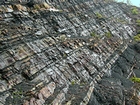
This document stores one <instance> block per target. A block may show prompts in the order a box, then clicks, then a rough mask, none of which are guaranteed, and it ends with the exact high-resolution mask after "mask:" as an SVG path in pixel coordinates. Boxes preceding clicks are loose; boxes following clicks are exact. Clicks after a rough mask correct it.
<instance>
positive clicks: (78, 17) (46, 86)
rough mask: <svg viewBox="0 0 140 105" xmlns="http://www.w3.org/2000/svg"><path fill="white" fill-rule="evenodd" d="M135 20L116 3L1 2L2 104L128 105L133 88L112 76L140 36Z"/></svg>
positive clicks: (86, 0)
mask: <svg viewBox="0 0 140 105" xmlns="http://www.w3.org/2000/svg"><path fill="white" fill-rule="evenodd" d="M125 6H127V5H125ZM132 24H133V21H132V18H131V17H129V15H127V14H126V13H125V12H124V11H123V10H122V6H120V5H119V4H117V3H115V2H105V1H102V0H101V1H93V0H44V1H43V0H31V1H28V0H27V1H26V0H13V1H12V0H7V1H3V2H1V5H0V78H1V80H0V103H1V104H2V105H50V104H51V105H87V104H90V105H123V104H124V102H125V99H130V100H131V97H130V96H127V95H125V93H126V94H127V93H129V92H130V88H131V87H129V89H126V88H125V86H121V85H120V84H119V82H117V84H111V83H112V82H110V81H109V80H107V79H108V78H111V79H112V77H111V76H112V73H111V70H112V71H113V69H112V68H113V67H114V66H113V65H115V62H116V60H117V59H118V58H119V56H120V55H121V54H122V53H123V52H124V51H125V50H126V49H127V47H128V45H129V43H130V42H131V41H132V37H133V36H134V35H135V34H136V29H135V27H134V25H132ZM135 48H136V49H139V47H138V46H135ZM137 51H139V50H137ZM130 59H131V58H130ZM117 63H119V61H117ZM115 70H116V69H115ZM115 70H114V72H117V73H121V72H122V71H121V70H120V71H119V70H118V71H115ZM124 72H125V71H123V73H124ZM129 72H130V71H128V72H127V74H129ZM127 74H126V75H127ZM116 75H117V74H114V76H116ZM119 75H120V74H119ZM123 75H125V73H124V74H123ZM102 77H103V79H102ZM105 78H107V79H105ZM124 78H125V79H126V78H127V76H124ZM111 79H110V80H111ZM112 81H115V80H113V79H112ZM117 81H119V80H117ZM128 81H129V80H128ZM129 82H130V81H129ZM120 83H121V82H120ZM130 84H132V82H130ZM114 86H115V88H112V87H114ZM103 89H104V90H105V91H104V90H103ZM111 91H112V92H111ZM113 91H115V92H116V93H115V92H114V94H112V93H113ZM94 92H95V93H94ZM117 93H118V94H117ZM115 94H116V98H112V95H115ZM120 94H121V95H120ZM104 96H106V97H104ZM108 96H109V98H107V97H108ZM114 97H115V96H114ZM99 98H100V99H99ZM112 100H113V101H112ZM118 100H119V101H118ZM105 102H106V104H104V103H105ZM96 103H97V104H96ZM132 103H135V102H134V101H133V100H132ZM126 105H128V104H126ZM131 105H132V104H131Z"/></svg>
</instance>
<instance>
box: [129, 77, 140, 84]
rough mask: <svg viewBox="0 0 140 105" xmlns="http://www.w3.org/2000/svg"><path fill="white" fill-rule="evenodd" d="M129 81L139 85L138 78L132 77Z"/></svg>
mask: <svg viewBox="0 0 140 105" xmlns="http://www.w3.org/2000/svg"><path fill="white" fill-rule="evenodd" d="M130 80H131V81H133V82H135V83H140V78H138V77H132V78H130Z"/></svg>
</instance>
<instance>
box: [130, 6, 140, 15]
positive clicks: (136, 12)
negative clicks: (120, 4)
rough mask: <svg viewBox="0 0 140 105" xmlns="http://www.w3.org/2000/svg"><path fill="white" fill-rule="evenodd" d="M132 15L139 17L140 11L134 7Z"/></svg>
mask: <svg viewBox="0 0 140 105" xmlns="http://www.w3.org/2000/svg"><path fill="white" fill-rule="evenodd" d="M131 13H132V14H133V15H138V14H139V11H138V9H137V8H136V7H133V8H132V9H131Z"/></svg>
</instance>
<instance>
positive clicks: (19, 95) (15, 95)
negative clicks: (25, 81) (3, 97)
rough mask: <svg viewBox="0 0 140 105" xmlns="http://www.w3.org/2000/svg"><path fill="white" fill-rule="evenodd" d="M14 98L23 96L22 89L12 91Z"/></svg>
mask: <svg viewBox="0 0 140 105" xmlns="http://www.w3.org/2000/svg"><path fill="white" fill-rule="evenodd" d="M12 95H13V97H14V98H21V97H22V96H23V91H22V90H16V91H14V92H13V93H12Z"/></svg>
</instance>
